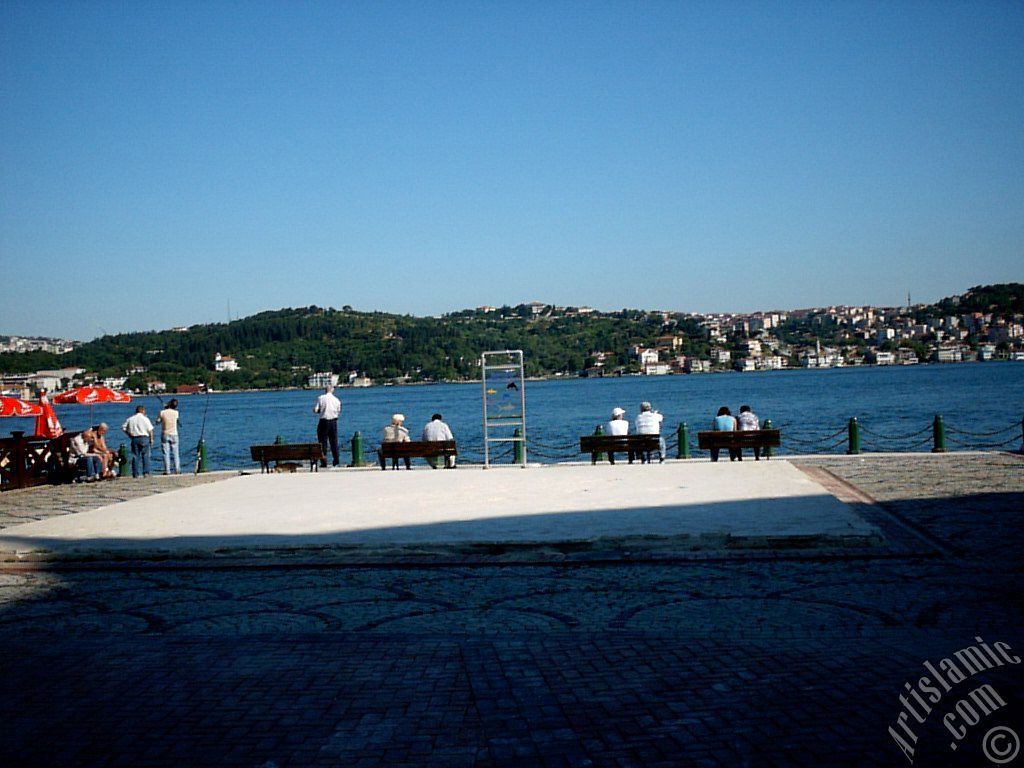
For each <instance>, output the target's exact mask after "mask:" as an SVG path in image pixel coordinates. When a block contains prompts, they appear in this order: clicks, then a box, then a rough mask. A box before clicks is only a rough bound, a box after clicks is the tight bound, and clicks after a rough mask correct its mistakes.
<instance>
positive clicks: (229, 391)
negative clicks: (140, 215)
mask: <svg viewBox="0 0 1024 768" xmlns="http://www.w3.org/2000/svg"><path fill="white" fill-rule="evenodd" d="M1013 362H1019V361H1014V360H1007V359H1000V360H961V361H960V362H958V363H957V362H949V363H937V362H934V361H930V362H923V363H921V362H919V363H914V364H913V365H902V364H896V363H894V364H889V365H877V364H868V363H865V364H862V365H839V366H828V367H824V366H823V367H820V368H807V367H804V366H793V367H788V368H769V369H763V370H755V371H738V370H736V369H732V368H730V369H725V370H723V369H718V370H713V371H704V372H701V373H666V374H659V375H653V376H648V375H645V374H642V373H622V374H609V375H607V376H568V375H561V376H558V375H555V374H550V375H546V376H527V377H526V380H527V381H532V382H539V381H579V380H585V379H594V380H600V379H626V378H648V379H662V378H671V377H676V376H707V375H709V374H712V375H714V374H750V373H790V372H796V371H840V370H857V369H864V368H872V369H873V368H913V367H916V366H925V367H928V368H933V367H939V368H950V367H955V366H960V365H980V364H982V363H985V364H989V363H1013ZM440 384H480V379H444V380H442V381H406V382H401V383H399V382H386V383H381V384H371V385H370V386H369V387H354V386H352V385H350V384H338V385H336V386H335V389H344V390H356V389H383V388H385V387H431V386H437V385H440ZM321 389H322V387H265V388H259V387H254V388H249V389H211V390H209V391H208V392H188V393H180V394H179V393H175V392H166V393H155V392H153V393H148V394H138V395H136V396H137V397H160V398H164V399H166V398H168V397H191V396H193V395H196V396H200V397H201V396H203V395H205V394H211V395H232V394H243V393H253V392H319V391H320V390H321ZM132 394H135V393H132Z"/></svg>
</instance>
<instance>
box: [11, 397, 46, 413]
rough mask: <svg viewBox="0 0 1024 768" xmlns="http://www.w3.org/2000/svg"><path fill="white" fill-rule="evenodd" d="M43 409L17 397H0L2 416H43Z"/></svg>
mask: <svg viewBox="0 0 1024 768" xmlns="http://www.w3.org/2000/svg"><path fill="white" fill-rule="evenodd" d="M42 415H43V409H42V408H41V407H39V406H38V405H36V404H35V403H26V402H25V401H24V400H20V399H18V398H17V397H0V416H42Z"/></svg>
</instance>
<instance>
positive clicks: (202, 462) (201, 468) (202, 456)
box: [196, 440, 210, 475]
mask: <svg viewBox="0 0 1024 768" xmlns="http://www.w3.org/2000/svg"><path fill="white" fill-rule="evenodd" d="M198 451H199V461H197V462H196V474H197V475H198V474H199V473H200V472H209V471H210V465H209V464H208V463H207V461H206V441H205V440H200V441H199V447H198Z"/></svg>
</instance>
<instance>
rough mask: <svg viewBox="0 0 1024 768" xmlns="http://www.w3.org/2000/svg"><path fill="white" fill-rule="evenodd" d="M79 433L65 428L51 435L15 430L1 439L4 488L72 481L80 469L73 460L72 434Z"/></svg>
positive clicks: (0, 479) (1, 485)
mask: <svg viewBox="0 0 1024 768" xmlns="http://www.w3.org/2000/svg"><path fill="white" fill-rule="evenodd" d="M77 434H79V433H78V432H65V433H64V434H62V435H61V436H60V437H55V438H53V439H50V438H48V437H25V434H24V433H23V432H13V433H12V436H11V437H10V438H5V439H2V440H0V490H3V491H8V490H13V489H15V488H30V487H32V486H35V485H42V484H43V483H70V482H71V481H72V480H74V479H75V477H76V476H77V475H78V473H79V471H80V470H79V469H78V468H77V467H76V466H75V464H74V462H72V461H71V438H72V437H74V436H75V435H77Z"/></svg>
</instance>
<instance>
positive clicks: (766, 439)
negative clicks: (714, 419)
mask: <svg viewBox="0 0 1024 768" xmlns="http://www.w3.org/2000/svg"><path fill="white" fill-rule="evenodd" d="M781 444H782V442H781V436H780V433H779V430H777V429H750V430H745V431H741V430H738V431H735V432H715V431H709V432H698V433H697V446H698V447H699V448H702V449H704V450H707V449H709V448H778V447H779V446H780V445H781Z"/></svg>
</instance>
